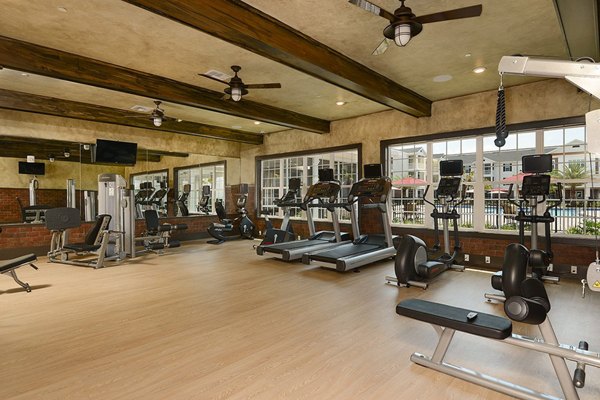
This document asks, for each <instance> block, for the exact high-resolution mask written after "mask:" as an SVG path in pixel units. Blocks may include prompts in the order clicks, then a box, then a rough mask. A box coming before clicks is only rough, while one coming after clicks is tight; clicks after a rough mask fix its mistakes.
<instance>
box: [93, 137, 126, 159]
mask: <svg viewBox="0 0 600 400" xmlns="http://www.w3.org/2000/svg"><path fill="white" fill-rule="evenodd" d="M94 155H95V157H94V160H95V162H97V163H101V164H120V165H135V161H136V157H137V143H130V142H117V141H114V140H104V139H96V146H95V147H94Z"/></svg>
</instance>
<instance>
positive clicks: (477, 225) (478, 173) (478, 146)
mask: <svg viewBox="0 0 600 400" xmlns="http://www.w3.org/2000/svg"><path fill="white" fill-rule="evenodd" d="M483 159H484V154H483V136H477V137H476V139H475V182H473V229H474V230H475V231H479V232H482V231H483V230H484V229H485V184H484V182H483V172H484V171H483ZM478 215H479V216H481V218H477V216H478Z"/></svg>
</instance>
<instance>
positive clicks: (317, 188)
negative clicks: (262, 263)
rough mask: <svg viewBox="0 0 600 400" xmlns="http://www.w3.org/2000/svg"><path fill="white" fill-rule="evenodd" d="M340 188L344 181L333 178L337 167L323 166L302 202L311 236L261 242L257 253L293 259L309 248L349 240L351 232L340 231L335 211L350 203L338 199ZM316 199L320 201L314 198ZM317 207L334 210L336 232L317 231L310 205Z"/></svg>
mask: <svg viewBox="0 0 600 400" xmlns="http://www.w3.org/2000/svg"><path fill="white" fill-rule="evenodd" d="M339 192H340V183H339V182H338V181H335V180H334V179H333V169H320V170H319V181H318V182H317V183H315V184H314V185H311V186H310V187H309V188H308V190H307V192H306V195H305V196H304V199H303V200H302V203H300V208H301V209H302V210H304V211H306V222H307V224H308V230H309V234H310V236H309V237H308V238H307V239H303V240H296V241H290V242H287V243H274V244H273V243H271V244H266V243H261V244H260V245H259V246H258V247H257V248H256V254H258V255H263V254H264V253H273V254H277V255H280V256H281V259H282V260H285V261H292V260H297V259H300V258H302V255H303V254H304V253H306V252H311V251H317V250H325V249H330V248H333V247H336V246H338V245H341V244H344V243H347V242H348V241H349V240H350V235H349V234H347V233H341V232H340V225H339V222H338V217H337V214H336V213H335V209H336V208H338V207H347V204H346V203H335V201H336V199H337V196H338V194H339ZM315 200H316V201H317V203H314V202H313V201H315ZM313 207H323V208H325V209H327V211H329V212H330V213H331V217H332V222H333V229H334V231H333V232H332V231H320V232H316V231H315V224H314V221H313V217H312V211H311V210H310V209H309V208H313ZM347 209H348V208H347ZM348 211H350V209H348ZM263 242H264V241H263Z"/></svg>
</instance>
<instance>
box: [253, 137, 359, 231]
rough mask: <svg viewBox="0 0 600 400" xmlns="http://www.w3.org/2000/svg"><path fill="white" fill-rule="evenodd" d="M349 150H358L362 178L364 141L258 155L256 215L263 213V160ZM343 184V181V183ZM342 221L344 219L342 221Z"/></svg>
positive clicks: (297, 218) (259, 215)
mask: <svg viewBox="0 0 600 400" xmlns="http://www.w3.org/2000/svg"><path fill="white" fill-rule="evenodd" d="M349 150H356V152H357V171H356V173H357V179H361V178H362V172H363V171H362V143H353V144H348V145H343V146H334V147H326V148H323V149H312V150H302V151H293V152H287V153H277V154H269V155H262V156H256V157H255V168H256V169H255V175H254V176H255V177H256V178H255V181H256V193H255V201H256V205H257V207H256V215H255V216H256V217H257V218H260V217H262V215H261V205H262V200H263V199H262V185H263V177H262V168H261V166H262V162H263V161H268V160H284V159H290V158H294V157H305V156H306V157H310V156H316V155H320V154H329V153H336V152H342V151H349ZM342 184H343V183H342ZM302 190H303V191H304V190H306V184H305V182H303V186H302ZM269 218H272V219H279V218H281V217H280V216H279V215H273V216H269ZM291 218H292V219H295V220H301V221H305V220H306V217H293V216H292V217H291ZM314 219H315V220H316V221H318V220H320V219H319V218H314ZM340 222H342V221H340ZM345 222H346V221H343V222H342V223H345Z"/></svg>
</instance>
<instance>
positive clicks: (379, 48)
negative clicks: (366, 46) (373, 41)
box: [371, 38, 393, 56]
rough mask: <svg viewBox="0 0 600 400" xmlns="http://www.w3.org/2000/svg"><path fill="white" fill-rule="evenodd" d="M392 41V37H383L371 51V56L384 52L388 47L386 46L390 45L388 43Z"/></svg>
mask: <svg viewBox="0 0 600 400" xmlns="http://www.w3.org/2000/svg"><path fill="white" fill-rule="evenodd" d="M392 42H393V40H392V39H388V38H385V39H383V40H382V41H381V43H379V46H377V48H376V49H375V50H373V52H372V53H371V55H372V56H379V55H381V54H383V53H385V51H386V50H387V49H388V47H390V44H391V43H392Z"/></svg>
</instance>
